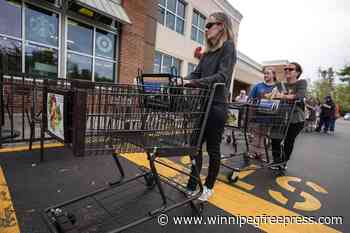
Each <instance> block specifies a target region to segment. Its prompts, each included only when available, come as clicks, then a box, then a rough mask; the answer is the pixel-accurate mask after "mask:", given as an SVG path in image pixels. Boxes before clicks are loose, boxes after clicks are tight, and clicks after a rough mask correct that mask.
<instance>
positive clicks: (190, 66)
mask: <svg viewBox="0 0 350 233" xmlns="http://www.w3.org/2000/svg"><path fill="white" fill-rule="evenodd" d="M196 66H197V65H195V64H193V63H188V66H187V74H190V73H192V72H193V71H194V70H195V69H196Z"/></svg>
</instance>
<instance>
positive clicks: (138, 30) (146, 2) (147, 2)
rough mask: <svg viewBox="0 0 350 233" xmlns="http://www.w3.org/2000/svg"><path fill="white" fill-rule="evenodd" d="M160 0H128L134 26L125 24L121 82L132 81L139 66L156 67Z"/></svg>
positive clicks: (148, 69)
mask: <svg viewBox="0 0 350 233" xmlns="http://www.w3.org/2000/svg"><path fill="white" fill-rule="evenodd" d="M157 3H158V1H157V0H143V1H140V0H124V1H123V7H124V9H125V11H126V12H127V14H128V15H129V17H130V20H131V22H132V24H131V25H123V26H122V29H121V38H120V53H119V56H120V59H119V72H118V77H119V79H118V81H119V83H132V82H133V80H134V78H135V77H136V75H137V69H138V68H140V69H143V70H144V71H145V72H151V71H152V70H153V61H154V48H155V36H156V25H157V24H156V17H157Z"/></svg>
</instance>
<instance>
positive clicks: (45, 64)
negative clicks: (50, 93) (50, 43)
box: [25, 44, 58, 78]
mask: <svg viewBox="0 0 350 233" xmlns="http://www.w3.org/2000/svg"><path fill="white" fill-rule="evenodd" d="M25 60H26V62H25V64H26V72H29V73H37V74H40V75H43V76H48V77H51V78H56V77H57V74H58V50H57V49H52V48H48V47H44V46H38V45H33V44H29V45H27V46H26V51H25Z"/></svg>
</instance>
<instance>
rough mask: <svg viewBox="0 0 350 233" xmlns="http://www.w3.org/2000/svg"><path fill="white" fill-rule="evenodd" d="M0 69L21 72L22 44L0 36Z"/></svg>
mask: <svg viewBox="0 0 350 233" xmlns="http://www.w3.org/2000/svg"><path fill="white" fill-rule="evenodd" d="M0 69H7V70H8V71H11V72H21V71H22V43H21V42H20V41H18V40H14V39H10V38H7V37H3V36H0Z"/></svg>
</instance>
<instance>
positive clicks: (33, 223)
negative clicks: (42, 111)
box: [0, 120, 350, 233]
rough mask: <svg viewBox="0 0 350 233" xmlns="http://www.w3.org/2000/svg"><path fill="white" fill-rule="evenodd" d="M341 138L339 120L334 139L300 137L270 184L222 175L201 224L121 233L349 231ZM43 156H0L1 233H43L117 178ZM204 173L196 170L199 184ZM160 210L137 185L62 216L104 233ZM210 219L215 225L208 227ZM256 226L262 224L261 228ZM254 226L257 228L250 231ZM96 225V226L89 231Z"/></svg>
mask: <svg viewBox="0 0 350 233" xmlns="http://www.w3.org/2000/svg"><path fill="white" fill-rule="evenodd" d="M349 138H350V121H349V122H346V121H343V120H338V121H337V126H336V133H335V135H334V136H331V135H325V134H320V133H315V132H313V133H303V134H301V135H300V136H299V137H298V138H297V140H296V143H295V149H294V152H293V155H292V159H291V161H290V162H289V163H288V170H287V172H286V173H285V176H277V175H276V174H274V173H272V172H271V171H270V170H257V171H255V170H251V171H246V172H241V173H240V175H239V180H238V181H237V182H236V183H234V184H232V183H230V182H228V180H227V178H226V177H227V174H228V173H229V172H230V171H228V170H227V169H224V168H222V169H221V171H220V176H219V180H218V182H217V183H216V185H215V188H214V191H215V194H214V196H213V197H212V198H211V199H210V201H209V203H208V204H206V205H205V206H204V211H203V215H202V216H203V217H204V219H205V221H204V223H203V222H202V223H194V222H192V223H191V224H185V223H182V224H175V222H174V218H173V217H178V216H185V217H191V216H193V210H192V209H191V208H190V206H189V205H186V206H183V207H180V208H177V209H175V210H173V211H171V212H169V213H167V215H168V216H167V218H168V220H169V222H168V224H166V226H162V225H160V224H159V223H158V219H157V218H155V219H153V220H151V221H148V222H147V223H143V224H141V225H139V226H137V227H134V228H130V229H128V230H126V231H125V232H135V233H136V232H169V233H170V232H218V233H219V232H225V233H227V232H297V233H303V232H320V233H322V232H346V230H347V229H350V223H349V221H348V219H349V214H348V210H349V207H350V206H349V205H350V204H349V201H348V197H349V195H350V188H349V186H348V185H346V177H349V176H347V174H349V175H350V170H349V169H348V168H349V166H350V158H349V150H350V144H349ZM222 149H223V152H224V153H231V152H232V146H231V145H230V144H227V143H225V142H223V144H222ZM45 155H46V161H45V162H43V163H39V162H38V161H39V152H38V150H33V151H32V152H29V151H27V150H26V147H10V148H4V149H0V200H1V202H0V232H1V233H18V232H22V233H44V232H45V233H46V232H49V230H48V228H47V226H46V224H45V223H44V222H43V219H42V216H41V213H42V210H43V209H45V208H47V207H49V206H52V205H54V204H57V203H60V202H64V201H67V200H69V199H71V198H74V197H76V196H79V195H81V194H84V193H87V192H91V191H94V190H97V189H98V188H101V187H106V185H107V183H108V182H109V181H113V180H115V179H117V178H118V172H117V170H116V167H115V164H114V161H113V159H112V158H111V156H108V155H107V156H99V157H81V158H76V157H73V156H72V154H71V151H70V150H69V149H68V148H63V147H60V145H51V148H47V149H46V150H45ZM163 161H164V162H165V163H167V164H169V165H172V166H175V167H177V168H178V169H180V170H186V169H187V168H188V167H189V161H188V159H187V158H186V157H183V158H180V159H167V158H164V159H163ZM122 165H123V167H124V169H125V170H126V175H127V176H128V177H132V176H134V175H135V174H137V173H139V172H140V171H139V170H138V166H146V167H147V166H148V164H147V159H146V157H145V156H143V155H140V154H127V155H123V158H122ZM206 166H207V165H206V164H205V163H204V167H206ZM158 171H159V173H160V174H162V175H163V176H166V177H170V178H172V179H174V180H177V181H178V182H180V183H182V182H185V179H184V178H183V177H182V176H180V175H179V174H178V173H177V172H174V171H169V170H168V169H165V168H164V167H158ZM205 172H206V169H203V176H204V175H205ZM165 189H166V195H167V197H168V201H169V202H170V203H174V202H176V201H179V200H180V199H181V198H182V199H183V198H184V197H183V195H181V194H179V193H178V192H177V191H174V190H173V189H171V188H170V187H168V186H167V185H165ZM160 204H161V202H160V197H159V192H158V191H157V189H152V190H149V189H147V188H146V187H145V184H144V181H143V180H138V181H136V182H134V183H130V184H128V185H125V186H124V187H121V188H118V189H117V188H115V189H110V190H108V191H107V192H103V193H101V194H99V195H96V196H95V197H94V198H92V199H86V200H83V201H82V202H79V203H77V204H75V205H73V206H72V207H70V210H72V211H73V210H74V211H76V212H77V213H78V214H77V218H78V222H79V224H80V223H82V222H84V224H85V225H84V226H81V227H80V228H79V231H78V232H91V233H92V232H96V233H104V232H108V231H110V230H111V229H113V228H116V227H118V226H121V225H123V224H125V223H127V222H130V221H132V220H135V219H136V218H137V217H139V216H144V215H146V214H147V211H148V210H149V209H151V208H156V207H159V206H160ZM106 213H108V214H106ZM111 213H112V215H113V216H115V218H113V219H112V220H111V219H108V218H109V217H110V215H111ZM107 215H108V216H107ZM213 217H214V218H215V220H218V219H220V220H221V221H219V222H216V224H214V223H212V222H208V219H209V218H213ZM230 217H231V219H233V217H234V218H235V220H238V219H239V220H241V221H243V220H244V219H246V218H254V219H253V220H255V222H250V224H241V225H239V224H233V223H232V222H230V224H229V223H227V222H225V220H227V219H228V218H230ZM244 217H246V218H244ZM279 217H280V218H283V221H285V222H286V220H293V221H296V220H297V219H301V220H304V221H305V220H307V219H311V218H312V219H313V220H319V221H322V222H325V223H326V224H305V222H304V224H297V223H296V222H294V223H293V224H284V223H282V222H278V221H277V222H276V221H272V220H273V219H274V218H279ZM264 218H265V219H268V220H269V221H268V222H263V219H264ZM257 219H260V221H261V224H256V223H257V222H256V220H257ZM223 220H224V221H223ZM101 221H103V222H104V223H102V224H100V225H96V223H101ZM106 221H107V222H106ZM265 221H266V220H265ZM340 221H342V222H341V223H342V224H340ZM236 223H237V222H236ZM241 223H242V222H241ZM254 223H255V224H254ZM255 225H257V226H255ZM71 232H73V231H71Z"/></svg>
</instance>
